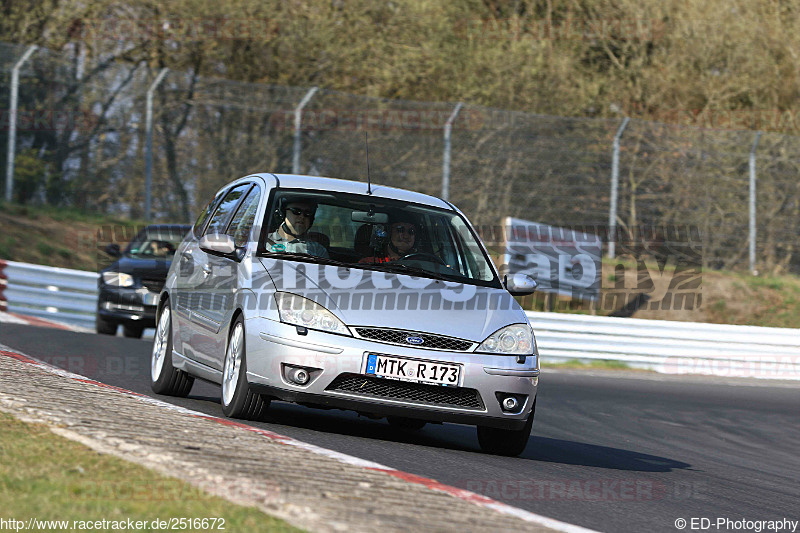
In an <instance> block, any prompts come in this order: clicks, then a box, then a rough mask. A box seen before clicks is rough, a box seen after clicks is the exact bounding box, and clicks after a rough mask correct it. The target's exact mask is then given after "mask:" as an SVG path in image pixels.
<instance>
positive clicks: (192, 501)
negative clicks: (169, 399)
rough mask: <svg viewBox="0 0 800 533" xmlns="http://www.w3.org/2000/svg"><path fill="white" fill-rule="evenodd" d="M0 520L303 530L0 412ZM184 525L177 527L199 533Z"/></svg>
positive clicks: (253, 529)
mask: <svg viewBox="0 0 800 533" xmlns="http://www.w3.org/2000/svg"><path fill="white" fill-rule="evenodd" d="M0 427H2V428H3V429H2V431H1V432H0V518H3V519H6V520H8V519H11V518H14V519H17V520H28V519H29V518H31V517H35V518H38V519H42V520H69V521H70V522H72V521H75V520H78V521H89V520H103V519H106V520H118V521H123V520H127V519H129V518H130V519H131V520H133V521H137V520H141V521H148V522H152V521H153V520H154V519H156V518H158V519H164V520H167V519H169V518H224V519H225V530H226V531H248V532H249V531H270V532H295V531H301V530H299V529H296V528H294V527H292V526H290V525H289V524H287V523H286V522H284V521H282V520H279V519H277V518H274V517H272V516H269V515H267V514H265V513H262V512H261V511H259V510H258V509H256V508H253V507H243V506H239V505H234V504H233V503H230V502H228V501H226V500H223V499H221V498H217V497H213V496H211V495H209V494H207V493H205V492H203V491H201V490H199V489H197V488H195V487H193V486H191V485H189V484H188V483H184V482H182V481H179V480H176V479H174V478H169V477H165V476H162V475H160V474H157V473H155V472H153V471H151V470H148V469H146V468H143V467H141V466H138V465H135V464H133V463H129V462H127V461H123V460H122V459H119V458H116V457H113V456H110V455H104V454H100V453H98V452H95V451H93V450H91V449H89V448H87V447H85V446H83V445H81V444H78V443H76V442H73V441H70V440H68V439H65V438H62V437H60V436H57V435H55V434H53V433H52V432H50V430H49V429H48V428H47V427H45V426H42V425H38V424H27V423H23V422H20V421H19V420H17V419H15V418H13V417H12V416H10V415H8V414H5V413H0ZM199 530H200V529H184V530H182V531H199Z"/></svg>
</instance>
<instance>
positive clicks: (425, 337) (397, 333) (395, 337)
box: [355, 327, 475, 352]
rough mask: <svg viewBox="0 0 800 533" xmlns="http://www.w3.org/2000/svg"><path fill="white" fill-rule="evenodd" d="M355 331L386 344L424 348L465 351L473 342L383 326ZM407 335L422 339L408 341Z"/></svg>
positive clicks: (358, 328)
mask: <svg viewBox="0 0 800 533" xmlns="http://www.w3.org/2000/svg"><path fill="white" fill-rule="evenodd" d="M355 330H356V333H357V334H358V336H359V337H361V338H362V339H369V340H372V341H377V342H385V343H387V344H399V345H401V346H413V347H414V348H422V349H425V350H448V351H452V352H466V351H467V350H469V349H470V348H472V346H473V345H474V344H475V343H474V342H472V341H467V340H463V339H454V338H453V337H444V336H442V335H432V334H430V333H419V332H414V331H403V330H399V329H385V328H360V327H356V328H355ZM409 337H417V338H419V339H422V342H421V343H412V342H408V340H407V339H408V338H409Z"/></svg>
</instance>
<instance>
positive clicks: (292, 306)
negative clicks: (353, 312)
mask: <svg viewBox="0 0 800 533" xmlns="http://www.w3.org/2000/svg"><path fill="white" fill-rule="evenodd" d="M275 301H276V302H277V303H278V314H279V315H280V317H281V322H283V323H285V324H292V325H293V326H302V327H304V328H308V329H318V330H321V331H327V332H329V333H338V334H339V335H347V336H352V335H351V334H350V330H348V329H347V326H345V325H344V322H342V321H341V320H339V319H338V318H337V317H336V315H334V314H333V313H331V312H330V311H328V310H327V309H325V308H324V307H322V306H321V305H319V304H318V303H317V302H314V301H312V300H309V299H308V298H303V297H302V296H298V295H296V294H290V293H288V292H276V293H275Z"/></svg>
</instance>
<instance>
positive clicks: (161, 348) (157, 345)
mask: <svg viewBox="0 0 800 533" xmlns="http://www.w3.org/2000/svg"><path fill="white" fill-rule="evenodd" d="M192 385H194V377H192V376H190V375H189V374H187V373H186V372H184V371H183V370H178V369H176V368H175V367H174V366H172V313H171V312H170V306H169V300H167V301H166V302H164V305H162V306H161V310H160V311H159V314H158V318H157V320H156V333H155V335H154V336H153V352H152V355H151V356H150V386H151V388H152V389H153V392H155V393H156V394H165V395H168V396H181V397H185V396H187V395H188V394H189V391H190V390H192Z"/></svg>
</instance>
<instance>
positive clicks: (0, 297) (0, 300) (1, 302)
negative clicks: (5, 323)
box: [0, 259, 8, 311]
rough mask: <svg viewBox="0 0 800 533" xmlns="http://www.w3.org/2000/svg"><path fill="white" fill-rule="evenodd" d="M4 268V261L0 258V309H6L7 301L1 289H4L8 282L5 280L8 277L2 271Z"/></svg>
mask: <svg viewBox="0 0 800 533" xmlns="http://www.w3.org/2000/svg"><path fill="white" fill-rule="evenodd" d="M5 268H6V262H5V261H3V260H2V259H0V311H8V303H7V302H6V296H5V294H3V291H5V289H6V285H8V283H7V282H6V280H7V279H8V277H7V276H6V275H5V273H4V272H3V271H4V270H5Z"/></svg>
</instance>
